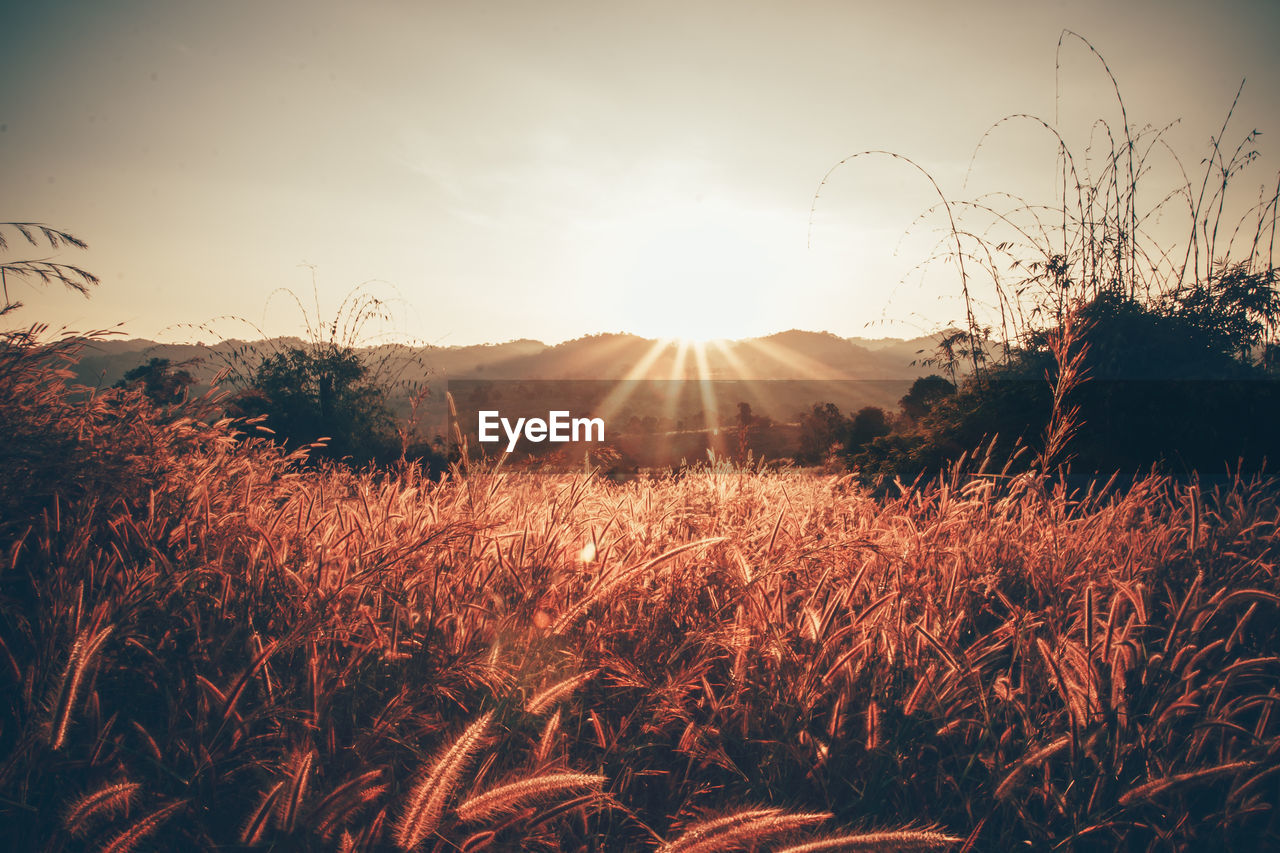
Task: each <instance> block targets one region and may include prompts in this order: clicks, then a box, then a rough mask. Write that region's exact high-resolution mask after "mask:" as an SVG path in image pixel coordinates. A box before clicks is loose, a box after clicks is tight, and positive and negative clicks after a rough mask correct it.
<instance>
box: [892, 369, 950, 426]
mask: <svg viewBox="0 0 1280 853" xmlns="http://www.w3.org/2000/svg"><path fill="white" fill-rule="evenodd" d="M954 393H956V386H955V385H954V384H953V383H951V382H950V381H948V380H947V379H945V378H943V377H941V376H939V375H938V374H936V373H935V374H932V375H930V376H921V377H920V378H919V379H917V380H916V381H915V382H913V383H911V389H910V390H909V391H907V393H906V395H905V396H903V398H902V399H901V400H899V401H898V405H899V406H901V407H902V412H903V414H905V415H906V416H907V417H909V418H911V419H912V420H920V418H923V417H924V416H925V415H927V414H928V413H929V410H930V409H932V408H933V406H934V404H935V403H937V402H938V401H939V400H942V399H945V398H946V397H949V396H951V395H952V394H954Z"/></svg>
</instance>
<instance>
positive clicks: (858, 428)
mask: <svg viewBox="0 0 1280 853" xmlns="http://www.w3.org/2000/svg"><path fill="white" fill-rule="evenodd" d="M889 429H890V425H889V416H888V415H887V414H886V413H885V411H884V409H881V408H880V407H878V406H864V407H863V408H861V409H859V410H858V413H857V414H856V415H854V416H853V419H852V421H851V423H850V424H849V430H848V438H847V440H846V442H845V448H846V450H848V451H854V450H857V449H858V448H860V447H862V446H863V445H866V444H868V443H870V442H871V441H872V440H873V439H877V438H879V437H880V436H882V435H888V434H889Z"/></svg>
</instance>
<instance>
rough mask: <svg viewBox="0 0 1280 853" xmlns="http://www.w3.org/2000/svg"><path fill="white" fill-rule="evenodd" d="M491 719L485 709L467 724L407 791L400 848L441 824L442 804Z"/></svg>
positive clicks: (418, 840)
mask: <svg viewBox="0 0 1280 853" xmlns="http://www.w3.org/2000/svg"><path fill="white" fill-rule="evenodd" d="M492 719H493V711H486V712H485V713H484V714H483V715H481V716H480V718H479V719H477V720H476V721H475V722H473V723H472V724H471V725H469V726H467V728H466V729H465V730H464V731H463V732H462V734H461V735H459V736H458V738H457V740H455V741H454V742H453V744H452V745H450V746H449V748H448V749H446V750H445V751H444V752H443V753H442V754H441V755H440V757H439V758H438V759H436V761H435V763H434V764H433V765H432V766H431V769H430V770H428V771H427V773H426V775H425V776H424V777H423V778H422V781H420V782H419V783H418V784H417V785H415V786H414V787H413V789H412V790H411V791H410V792H409V797H408V799H407V801H406V802H405V804H404V808H403V811H402V812H401V814H400V820H399V822H397V824H396V827H395V835H394V837H395V843H396V846H398V847H399V848H400V849H401V850H413V849H414V848H415V847H417V846H418V845H419V844H421V843H422V841H423V839H425V838H426V837H427V836H428V835H430V834H431V833H432V832H435V830H436V827H438V826H439V825H440V821H441V820H442V819H443V818H444V812H445V807H446V806H447V805H448V802H449V799H450V798H451V797H452V796H453V795H454V793H455V792H456V791H457V788H458V784H459V782H460V781H461V777H462V772H463V770H465V769H466V766H467V764H468V763H469V762H470V761H471V759H472V757H473V756H474V755H475V753H476V750H478V749H479V748H480V742H481V740H482V739H483V737H484V733H485V729H487V728H488V727H489V723H490V721H491V720H492Z"/></svg>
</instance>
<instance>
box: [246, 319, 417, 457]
mask: <svg viewBox="0 0 1280 853" xmlns="http://www.w3.org/2000/svg"><path fill="white" fill-rule="evenodd" d="M236 407H237V413H238V414H241V415H244V416H252V415H259V414H261V415H266V416H267V419H266V426H267V427H268V428H269V429H271V430H273V431H274V432H275V434H276V436H277V437H278V438H279V439H281V440H282V441H284V442H285V443H286V444H289V445H302V444H310V443H312V442H315V441H318V440H319V439H321V438H328V439H329V441H328V444H327V446H326V447H325V449H324V450H323V451H321V452H322V453H323V455H325V456H328V457H330V458H334V459H342V458H345V457H350V458H351V459H352V460H353V461H355V462H357V463H367V462H379V463H383V462H389V461H391V460H392V459H394V458H395V457H396V456H397V455H398V450H399V447H398V443H397V441H396V440H395V432H394V429H393V419H392V416H391V412H390V410H389V409H388V408H387V402H386V390H385V389H384V388H382V387H380V386H378V385H376V384H374V383H373V382H371V381H370V379H369V370H368V368H367V367H366V366H365V365H364V364H363V363H362V362H361V360H360V357H359V355H358V354H357V353H356V352H355V351H354V350H353V349H351V348H350V347H343V346H339V345H337V344H320V345H313V346H309V347H303V346H293V347H288V348H286V349H284V350H281V351H280V352H277V353H273V354H272V355H270V356H267V357H266V358H265V359H263V360H262V363H261V364H259V365H258V367H257V369H256V370H255V371H254V373H253V377H252V382H251V384H250V387H249V388H248V389H246V391H245V392H244V393H242V394H241V395H239V397H238V398H237V399H236Z"/></svg>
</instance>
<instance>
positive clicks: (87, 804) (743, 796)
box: [0, 340, 1280, 853]
mask: <svg viewBox="0 0 1280 853" xmlns="http://www.w3.org/2000/svg"><path fill="white" fill-rule="evenodd" d="M54 349H56V348H54ZM54 354H55V353H54V352H53V351H52V350H50V349H49V348H48V347H43V346H39V345H36V344H35V343H33V342H30V341H28V342H26V343H23V342H22V341H21V340H12V341H10V342H9V344H8V345H7V347H6V348H5V349H4V351H3V353H0V412H2V413H3V414H0V425H2V426H3V432H4V434H5V436H6V438H5V439H4V448H3V457H4V458H3V462H4V465H5V467H6V470H7V472H8V473H7V475H6V476H5V477H4V478H0V483H3V486H2V487H0V488H2V489H3V491H0V548H2V549H3V554H2V555H0V556H2V557H3V563H2V567H3V569H2V573H0V584H2V585H0V652H2V654H0V684H2V689H3V692H4V695H5V696H6V697H8V699H7V701H6V702H5V703H3V706H2V707H0V835H3V836H4V837H6V838H8V839H10V844H11V845H12V846H11V849H14V850H46V849H47V850H104V851H111V853H122V851H127V850H177V849H200V850H203V849H222V850H230V849H244V848H253V849H264V850H435V851H455V850H467V851H479V850H548V851H550V850H598V851H627V850H662V851H669V853H676V851H679V852H680V853H708V851H712V850H755V851H783V850H786V851H791V853H801V851H829V850H830V851H834V850H934V849H936V850H961V849H965V850H1013V849H1032V850H1049V849H1063V850H1116V849H1123V850H1203V849H1213V848H1214V847H1216V848H1217V849H1221V850H1253V849H1267V848H1268V847H1271V846H1275V845H1277V844H1280V824H1278V822H1277V801H1278V799H1280V798H1278V797H1277V792H1278V790H1280V773H1278V772H1277V771H1278V770H1280V760H1278V753H1280V714H1276V713H1275V710H1276V708H1275V706H1276V705H1277V704H1278V703H1280V689H1278V685H1280V620H1277V613H1278V611H1280V582H1278V580H1277V575H1276V567H1275V563H1276V546H1277V541H1278V540H1277V522H1278V521H1280V505H1278V503H1277V492H1276V489H1275V488H1274V484H1273V483H1270V482H1267V481H1262V480H1250V481H1242V480H1240V479H1237V480H1235V481H1234V482H1233V483H1231V484H1230V485H1228V486H1225V487H1219V488H1217V489H1214V490H1209V489H1201V488H1199V487H1197V486H1196V485H1195V484H1186V483H1176V482H1173V481H1171V480H1169V479H1167V478H1164V477H1160V476H1154V475H1153V476H1151V477H1148V478H1145V479H1142V480H1140V481H1139V482H1136V483H1133V484H1131V485H1127V486H1125V487H1124V488H1116V487H1111V488H1109V487H1107V486H1106V485H1104V484H1096V485H1095V486H1093V487H1092V488H1089V489H1084V490H1077V491H1075V492H1071V493H1068V492H1067V491H1066V490H1065V488H1064V487H1062V486H1060V485H1055V483H1054V482H1053V481H1052V480H1050V479H1048V478H1045V477H1042V476H1039V475H1036V474H1034V473H1033V474H1023V475H1018V476H1001V475H1000V474H999V473H998V472H990V471H983V470H982V465H981V463H980V462H979V463H968V464H964V465H961V466H959V467H957V468H956V470H955V471H954V472H953V474H952V476H950V477H949V478H943V479H941V480H939V481H936V482H932V483H929V484H922V485H918V486H916V487H913V488H906V489H903V490H901V491H900V494H898V495H897V496H894V497H890V498H886V499H873V498H872V497H870V496H869V495H868V494H866V493H865V492H863V491H861V490H860V489H859V488H858V487H857V486H855V485H854V484H853V482H852V481H851V480H849V479H837V478H835V477H821V476H814V475H811V474H800V473H795V472H787V471H785V470H784V471H781V472H774V473H762V472H758V471H750V470H742V469H737V468H733V467H728V466H726V467H719V468H707V467H704V468H701V469H698V470H691V471H687V472H685V473H683V475H681V476H672V477H668V478H665V479H659V480H636V481H633V482H630V483H626V484H621V485H618V484H612V483H609V482H607V481H604V480H602V479H600V478H598V477H594V476H591V475H588V474H585V473H584V474H578V475H536V474H520V473H515V472H503V471H501V470H498V471H493V470H472V471H470V472H467V473H466V474H465V476H462V475H458V476H455V477H453V478H450V479H448V480H447V481H445V482H444V483H434V482H431V481H429V480H427V479H425V478H424V477H422V476H421V475H419V474H417V473H416V471H415V470H414V469H412V468H408V469H406V470H404V471H402V472H400V473H395V474H361V473H352V472H351V471H348V470H347V469H344V468H340V467H335V468H327V469H322V470H315V469H307V468H304V467H301V466H300V465H299V464H298V457H296V456H295V457H288V456H284V455H282V454H281V453H280V452H279V451H277V450H276V449H274V448H273V447H272V446H271V445H269V444H267V443H265V442H263V441H262V440H257V441H255V442H249V443H247V444H246V443H244V442H241V441H237V440H235V439H234V438H233V435H232V433H231V431H230V427H229V426H228V425H227V424H224V423H212V424H209V423H203V422H201V421H199V420H194V419H189V418H188V417H186V415H185V414H184V412H182V411H178V412H168V413H166V412H161V411H157V410H155V409H153V408H151V407H150V406H149V404H147V403H146V402H145V401H144V400H143V399H142V398H141V397H138V396H135V395H127V394H114V393H113V394H107V395H100V396H97V397H95V398H92V399H90V400H88V401H85V400H84V399H82V398H78V397H75V396H73V395H71V394H69V393H68V392H67V390H66V389H65V388H64V387H63V386H62V385H61V381H62V380H61V379H60V376H59V374H58V373H57V372H56V363H55V364H51V363H50V361H49V359H50V357H51V356H53V355H54ZM1211 845H1212V847H1211Z"/></svg>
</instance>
